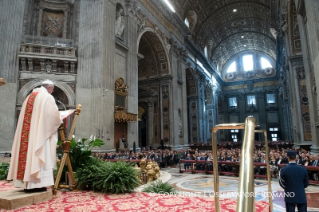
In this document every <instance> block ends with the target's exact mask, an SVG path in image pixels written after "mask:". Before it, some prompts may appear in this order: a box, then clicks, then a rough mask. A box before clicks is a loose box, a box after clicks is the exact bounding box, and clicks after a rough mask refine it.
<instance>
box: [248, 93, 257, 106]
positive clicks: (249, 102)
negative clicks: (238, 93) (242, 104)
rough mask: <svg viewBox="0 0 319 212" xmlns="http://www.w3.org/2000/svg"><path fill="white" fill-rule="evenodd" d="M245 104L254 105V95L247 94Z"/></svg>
mask: <svg viewBox="0 0 319 212" xmlns="http://www.w3.org/2000/svg"><path fill="white" fill-rule="evenodd" d="M247 105H248V106H256V96H254V95H252V96H247Z"/></svg>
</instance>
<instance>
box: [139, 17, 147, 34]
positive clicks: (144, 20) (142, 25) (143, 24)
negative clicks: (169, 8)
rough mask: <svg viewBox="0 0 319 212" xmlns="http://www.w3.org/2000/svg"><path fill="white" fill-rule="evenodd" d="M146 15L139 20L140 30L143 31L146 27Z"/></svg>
mask: <svg viewBox="0 0 319 212" xmlns="http://www.w3.org/2000/svg"><path fill="white" fill-rule="evenodd" d="M146 24H147V23H146V17H144V18H142V19H140V20H139V25H138V32H142V31H143V30H144V29H145V27H146Z"/></svg>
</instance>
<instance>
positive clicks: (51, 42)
mask: <svg viewBox="0 0 319 212" xmlns="http://www.w3.org/2000/svg"><path fill="white" fill-rule="evenodd" d="M21 43H24V44H40V45H47V46H63V47H73V40H71V39H63V38H57V37H41V36H33V35H24V36H22V40H21Z"/></svg>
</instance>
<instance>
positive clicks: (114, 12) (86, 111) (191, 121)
mask: <svg viewBox="0 0 319 212" xmlns="http://www.w3.org/2000/svg"><path fill="white" fill-rule="evenodd" d="M169 2H170V6H168V5H167V4H166V3H165V1H157V0H139V1H135V0H121V1H120V0H116V1H115V0H105V1H102V0H28V1H25V0H17V1H14V2H9V1H2V2H1V11H2V12H1V17H2V18H1V26H0V27H1V33H2V39H3V42H2V48H1V51H0V54H1V57H0V58H1V63H0V66H1V69H0V73H1V77H2V78H3V79H4V80H5V81H6V85H5V86H2V87H1V89H0V95H1V99H2V101H1V102H0V105H1V107H0V111H1V116H2V117H3V118H1V121H0V126H1V127H0V132H1V135H2V136H1V138H0V144H1V147H2V148H1V149H2V151H9V150H10V148H11V145H12V140H13V136H14V131H15V126H16V123H17V119H18V117H19V111H20V109H21V105H22V103H23V101H24V100H25V98H26V97H27V96H28V94H29V93H30V92H31V91H32V89H34V88H35V87H37V86H39V85H40V84H41V82H42V81H43V80H44V79H50V80H53V81H54V83H55V90H54V93H53V94H52V95H53V96H54V97H55V98H56V99H57V100H59V101H60V102H62V104H58V106H59V108H60V109H61V110H63V109H64V108H66V109H73V108H76V107H77V105H78V104H81V105H82V108H83V109H82V113H81V116H80V117H79V121H78V123H77V127H76V133H75V135H76V137H78V138H83V137H89V136H90V135H94V136H96V137H98V138H100V139H102V140H103V141H105V145H104V146H103V148H102V150H114V149H115V148H116V145H117V143H118V141H119V139H120V138H122V135H124V136H125V138H127V140H128V144H129V147H130V148H132V147H133V145H134V146H135V147H136V148H137V149H140V148H143V147H149V146H151V147H154V148H157V147H158V146H160V141H161V140H163V141H164V142H165V145H166V146H169V147H171V148H172V149H182V148H185V147H188V146H189V145H190V144H191V145H210V144H211V140H212V128H213V127H214V126H216V125H218V124H223V123H243V122H244V121H245V118H246V117H248V116H254V117H255V118H256V122H257V124H258V126H259V127H260V129H265V130H267V132H268V138H267V139H268V140H269V141H270V142H279V143H280V142H290V143H291V142H292V143H293V145H294V146H295V147H298V148H300V147H302V148H304V149H307V150H309V151H311V152H313V153H318V152H319V146H318V145H319V144H318V142H319V139H318V136H319V134H318V125H319V124H318V123H319V122H318V99H317V91H316V84H317V83H318V82H319V81H318V80H316V79H317V78H318V77H316V71H315V70H316V69H317V68H318V51H317V49H318V26H317V24H316V23H317V22H318V20H317V19H318V17H317V13H316V11H317V10H316V9H318V3H317V2H316V1H314V0H310V1H304V0H295V1H294V0H280V1H276V0H249V1H245V0H232V1H230V0H210V1H209V0H206V1H198V0H187V1H184V0H173V1H169ZM306 82H308V83H306ZM70 119H72V117H71V118H70ZM242 139H243V132H242V131H241V130H222V131H220V132H218V141H219V142H231V143H234V144H235V143H240V142H242ZM258 139H259V137H258V136H256V140H258Z"/></svg>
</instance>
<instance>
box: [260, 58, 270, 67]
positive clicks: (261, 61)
mask: <svg viewBox="0 0 319 212" xmlns="http://www.w3.org/2000/svg"><path fill="white" fill-rule="evenodd" d="M260 63H261V68H262V69H265V68H272V65H271V64H270V63H269V61H268V60H266V59H265V58H263V57H262V58H260Z"/></svg>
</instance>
